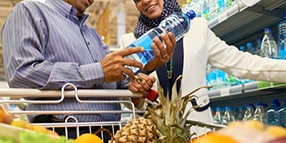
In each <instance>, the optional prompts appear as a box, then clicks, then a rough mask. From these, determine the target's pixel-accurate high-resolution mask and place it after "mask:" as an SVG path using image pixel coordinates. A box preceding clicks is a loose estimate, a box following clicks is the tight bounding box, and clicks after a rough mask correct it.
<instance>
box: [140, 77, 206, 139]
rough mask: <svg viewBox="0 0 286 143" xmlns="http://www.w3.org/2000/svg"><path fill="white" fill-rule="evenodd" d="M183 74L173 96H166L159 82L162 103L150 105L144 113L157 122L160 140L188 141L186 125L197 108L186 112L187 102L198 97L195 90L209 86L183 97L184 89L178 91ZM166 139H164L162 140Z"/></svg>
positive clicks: (188, 134) (173, 91)
mask: <svg viewBox="0 0 286 143" xmlns="http://www.w3.org/2000/svg"><path fill="white" fill-rule="evenodd" d="M181 78H182V76H181V75H180V76H179V77H178V78H177V79H176V81H175V84H174V85H173V87H172V97H171V99H170V98H169V96H170V95H169V94H167V97H165V96H164V90H163V88H162V87H161V85H160V84H159V83H158V95H159V100H160V103H159V104H158V105H157V106H156V107H155V109H152V108H150V107H148V112H147V113H146V114H145V115H144V116H145V117H147V118H149V119H151V120H152V121H153V123H154V124H155V126H156V128H157V130H156V133H157V135H158V140H159V142H169V141H170V142H174V141H175V142H177V141H178V142H180V143H181V142H186V141H188V139H189V138H190V136H191V135H190V132H189V130H188V129H189V128H187V127H186V122H187V117H188V116H189V114H190V113H191V112H192V111H193V110H194V108H196V107H195V106H194V107H193V108H192V109H191V110H188V111H187V113H185V109H186V106H187V103H188V102H190V101H191V100H192V98H194V97H196V96H195V95H193V94H194V93H195V92H197V91H198V90H200V89H202V88H208V87H207V86H203V87H199V88H197V89H195V90H193V91H192V92H190V93H188V94H187V95H186V96H184V97H182V89H180V90H179V92H177V90H176V87H177V86H176V83H177V81H178V80H179V79H181ZM170 137H171V138H170ZM162 140H164V141H162Z"/></svg>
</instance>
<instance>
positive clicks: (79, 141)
mask: <svg viewBox="0 0 286 143" xmlns="http://www.w3.org/2000/svg"><path fill="white" fill-rule="evenodd" d="M75 143H103V141H102V140H101V138H100V137H98V136H97V135H95V134H90V133H84V134H82V135H80V136H79V137H77V138H76V139H75Z"/></svg>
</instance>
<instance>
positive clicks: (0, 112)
mask: <svg viewBox="0 0 286 143" xmlns="http://www.w3.org/2000/svg"><path fill="white" fill-rule="evenodd" d="M4 121H5V113H4V111H3V110H0V123H4Z"/></svg>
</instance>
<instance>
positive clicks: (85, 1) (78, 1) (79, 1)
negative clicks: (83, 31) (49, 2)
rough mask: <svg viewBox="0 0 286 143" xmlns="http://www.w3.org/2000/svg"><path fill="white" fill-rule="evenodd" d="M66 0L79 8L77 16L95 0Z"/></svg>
mask: <svg viewBox="0 0 286 143" xmlns="http://www.w3.org/2000/svg"><path fill="white" fill-rule="evenodd" d="M64 1H65V2H67V3H69V4H70V5H72V6H74V7H75V8H76V9H77V11H78V14H77V16H82V15H83V14H84V12H85V10H86V9H87V8H88V7H89V6H90V5H91V4H92V3H93V0H64Z"/></svg>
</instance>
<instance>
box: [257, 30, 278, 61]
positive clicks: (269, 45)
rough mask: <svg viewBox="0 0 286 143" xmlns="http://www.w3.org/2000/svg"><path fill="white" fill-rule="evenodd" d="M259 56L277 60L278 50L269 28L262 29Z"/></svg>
mask: <svg viewBox="0 0 286 143" xmlns="http://www.w3.org/2000/svg"><path fill="white" fill-rule="evenodd" d="M260 54H261V55H260V56H262V57H266V58H272V59H278V48H277V44H276V41H275V39H274V37H273V35H272V33H271V29H270V28H265V29H264V36H263V39H262V43H261V50H260Z"/></svg>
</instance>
